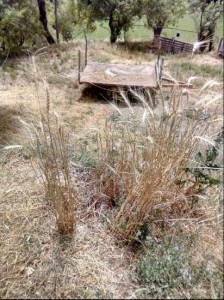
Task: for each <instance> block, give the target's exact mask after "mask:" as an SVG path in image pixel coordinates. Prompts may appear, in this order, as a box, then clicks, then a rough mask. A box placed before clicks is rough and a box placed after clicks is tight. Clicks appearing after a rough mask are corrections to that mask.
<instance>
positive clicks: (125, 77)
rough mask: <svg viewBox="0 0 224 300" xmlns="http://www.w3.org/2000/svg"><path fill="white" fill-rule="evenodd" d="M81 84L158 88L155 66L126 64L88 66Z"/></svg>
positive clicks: (81, 74)
mask: <svg viewBox="0 0 224 300" xmlns="http://www.w3.org/2000/svg"><path fill="white" fill-rule="evenodd" d="M79 82H80V83H90V84H93V85H97V86H121V87H122V86H123V87H125V86H131V87H143V88H147V87H149V88H157V87H158V82H157V79H156V73H155V66H150V65H147V66H145V65H126V64H103V63H92V64H88V65H87V66H86V67H85V69H84V71H83V72H80V81H79Z"/></svg>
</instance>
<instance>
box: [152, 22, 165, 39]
mask: <svg viewBox="0 0 224 300" xmlns="http://www.w3.org/2000/svg"><path fill="white" fill-rule="evenodd" d="M163 26H164V25H163V24H162V23H161V22H159V23H157V24H156V26H154V27H153V33H154V39H158V38H159V37H160V35H161V33H162V30H163Z"/></svg>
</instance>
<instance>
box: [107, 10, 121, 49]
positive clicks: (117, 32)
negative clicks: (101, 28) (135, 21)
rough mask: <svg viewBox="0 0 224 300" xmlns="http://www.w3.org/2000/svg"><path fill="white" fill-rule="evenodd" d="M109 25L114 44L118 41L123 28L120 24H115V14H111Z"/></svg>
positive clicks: (111, 39) (111, 41) (111, 40)
mask: <svg viewBox="0 0 224 300" xmlns="http://www.w3.org/2000/svg"><path fill="white" fill-rule="evenodd" d="M109 27H110V43H111V44H114V43H116V41H117V38H118V36H119V35H120V33H121V28H120V27H119V26H118V24H114V20H113V14H111V15H110V20H109Z"/></svg>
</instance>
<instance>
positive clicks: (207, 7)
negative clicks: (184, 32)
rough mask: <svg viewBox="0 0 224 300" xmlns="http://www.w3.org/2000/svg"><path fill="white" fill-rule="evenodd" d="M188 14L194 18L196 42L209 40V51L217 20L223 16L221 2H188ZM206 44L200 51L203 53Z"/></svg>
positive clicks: (217, 0) (194, 0) (211, 0)
mask: <svg viewBox="0 0 224 300" xmlns="http://www.w3.org/2000/svg"><path fill="white" fill-rule="evenodd" d="M188 1H189V12H190V13H191V15H192V16H193V18H194V22H195V27H196V30H197V35H198V41H200V42H202V41H207V40H209V51H211V50H212V48H213V39H214V34H215V28H216V25H217V21H218V19H219V18H220V17H221V16H222V15H223V0H204V1H203V0H188ZM205 48H206V43H205V44H202V45H201V47H200V50H201V51H202V52H203V51H204V50H205Z"/></svg>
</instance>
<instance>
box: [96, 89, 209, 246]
mask: <svg viewBox="0 0 224 300" xmlns="http://www.w3.org/2000/svg"><path fill="white" fill-rule="evenodd" d="M131 92H132V93H133V94H134V96H135V98H138V100H139V103H140V104H141V107H142V111H141V116H140V117H136V115H135V112H134V110H133V108H132V107H131V105H130V102H129V99H128V97H127V96H126V94H125V93H124V92H123V91H122V93H121V95H122V97H123V100H124V102H125V103H126V104H127V106H128V107H129V108H130V116H129V117H127V116H124V115H123V113H122V111H121V110H120V109H119V108H118V107H116V110H117V114H118V117H117V118H116V119H113V118H111V119H110V120H107V122H106V126H105V130H104V131H98V133H97V135H98V145H99V149H100V151H99V153H100V154H99V157H100V164H99V165H98V167H97V172H98V173H97V174H98V175H97V176H98V177H99V178H100V189H101V192H103V193H104V194H106V195H107V196H108V197H109V198H110V199H111V201H112V204H113V205H114V206H115V207H116V208H117V212H116V213H115V216H114V218H113V222H112V227H113V231H114V232H115V233H116V234H117V235H118V236H121V237H122V238H124V239H125V240H126V241H127V242H130V241H132V240H133V239H136V238H138V236H139V235H141V229H142V228H145V227H144V226H145V225H146V226H147V224H149V223H151V222H153V221H155V220H158V219H160V220H161V219H163V220H168V219H170V218H182V217H187V218H190V217H198V216H199V215H198V214H197V212H195V211H194V208H193V206H194V202H197V201H196V200H197V199H198V198H197V197H195V190H196V184H191V181H190V180H189V178H187V176H186V171H185V170H186V167H188V168H193V167H194V166H195V165H197V162H196V161H194V155H195V154H196V153H197V151H198V150H199V149H201V148H203V147H204V145H205V144H207V142H208V139H207V137H206V134H207V133H208V132H209V126H210V124H211V122H210V121H208V120H203V114H204V111H205V108H206V105H207V104H208V103H206V104H205V102H204V101H202V102H201V103H200V102H198V103H197V106H196V107H195V114H194V115H188V113H187V112H186V110H185V109H183V103H182V101H183V98H186V93H187V92H186V91H184V92H182V93H180V92H178V89H177V87H174V88H173V89H172V90H171V91H170V95H169V98H170V99H169V101H166V100H165V96H164V91H163V89H162V88H160V95H159V96H160V103H161V115H160V116H159V117H158V114H157V115H156V114H155V111H154V110H153V109H152V108H151V107H150V105H149V104H148V102H147V101H146V100H145V96H144V95H143V94H140V93H139V92H136V91H135V90H131ZM210 120H212V116H210ZM195 199H196V200H195Z"/></svg>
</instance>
